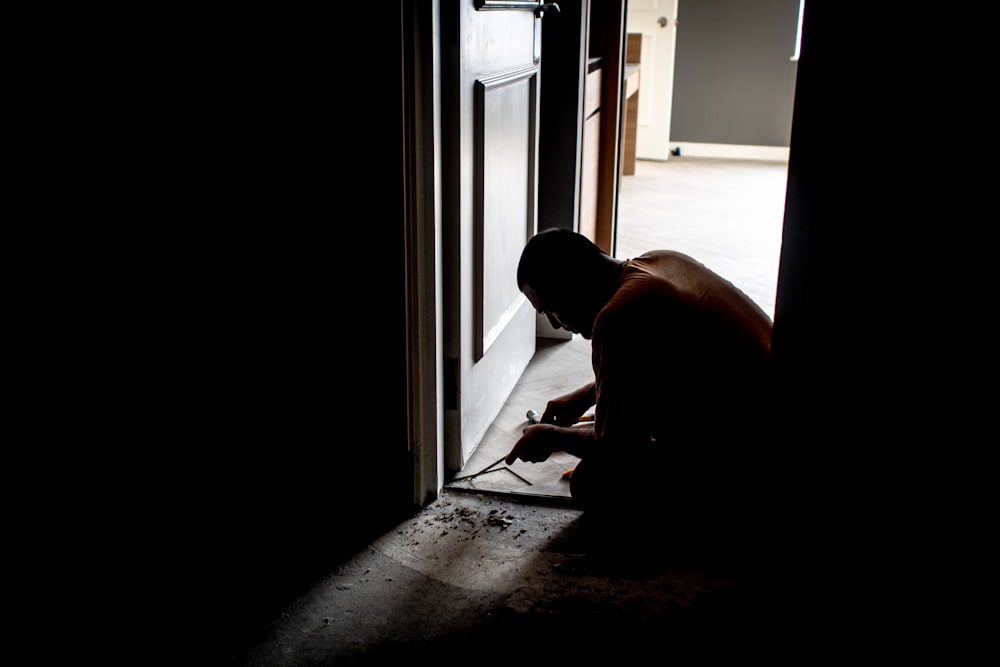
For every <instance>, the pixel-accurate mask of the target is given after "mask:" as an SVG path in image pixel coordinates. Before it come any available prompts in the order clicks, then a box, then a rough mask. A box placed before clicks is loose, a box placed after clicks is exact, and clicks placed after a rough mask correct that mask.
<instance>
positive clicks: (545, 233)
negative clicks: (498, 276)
mask: <svg viewBox="0 0 1000 667" xmlns="http://www.w3.org/2000/svg"><path fill="white" fill-rule="evenodd" d="M605 254H607V253H605V252H604V251H603V250H601V248H600V247H599V246H598V245H597V244H596V243H594V242H593V241H591V240H590V239H588V238H587V237H586V236H584V235H583V234H578V233H577V232H573V231H570V230H568V229H563V228H561V227H553V228H551V229H545V230H542V231H540V232H538V233H537V234H535V235H534V236H532V237H531V238H530V239H528V242H527V243H526V244H525V245H524V250H522V251H521V260H520V261H519V262H518V264H517V288H518V289H519V290H522V291H523V290H524V286H525V285H531V287H532V289H534V290H535V291H538V292H544V291H548V290H551V289H553V288H557V287H558V284H559V283H560V282H561V281H562V280H564V279H565V278H566V277H567V276H574V275H576V276H579V274H580V271H587V270H590V269H592V268H593V266H594V261H595V260H596V259H598V258H600V257H601V256H602V255H605Z"/></svg>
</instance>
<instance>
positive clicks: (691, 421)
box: [593, 250, 771, 440]
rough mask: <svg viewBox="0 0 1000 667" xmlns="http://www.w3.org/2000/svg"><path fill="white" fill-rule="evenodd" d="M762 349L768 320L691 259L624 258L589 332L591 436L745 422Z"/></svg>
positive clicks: (760, 375)
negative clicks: (593, 398) (593, 394)
mask: <svg viewBox="0 0 1000 667" xmlns="http://www.w3.org/2000/svg"><path fill="white" fill-rule="evenodd" d="M770 342H771V320H770V318H769V317H768V316H767V314H766V313H765V312H764V311H763V310H762V309H761V308H760V307H759V306H758V305H757V304H756V303H754V302H753V301H752V300H751V299H750V298H749V297H747V296H746V295H745V294H744V293H743V292H742V291H740V290H739V289H737V288H736V287H735V286H734V285H733V284H732V283H731V282H730V281H728V280H726V279H724V278H722V277H721V276H719V275H717V274H715V273H714V272H712V271H710V270H709V269H707V268H706V267H705V266H704V265H703V264H701V263H699V262H697V261H696V260H694V259H692V258H691V257H688V256H687V255H684V254H682V253H678V252H673V251H668V250H657V251H652V252H649V253H646V254H644V255H641V256H640V257H636V258H634V259H630V260H628V261H627V262H626V263H625V265H624V266H623V267H622V273H621V277H620V279H619V285H618V290H617V292H616V293H615V295H614V297H612V299H611V300H610V301H609V302H608V304H607V306H606V307H605V308H604V309H603V310H602V311H601V313H600V314H599V315H598V318H597V322H596V323H595V326H594V335H593V360H594V371H595V376H596V381H597V390H598V407H597V418H598V424H597V428H598V433H599V435H604V434H615V433H625V434H628V435H629V436H639V435H641V434H644V433H650V434H653V435H654V436H663V435H665V433H664V431H665V430H667V431H670V432H673V433H675V434H676V433H677V432H678V430H682V431H685V432H690V431H691V429H703V431H702V432H705V433H707V432H711V431H714V430H717V428H718V427H720V426H724V425H725V424H726V423H727V422H729V421H731V420H732V419H736V420H743V419H746V418H748V417H750V416H751V415H749V414H747V410H756V409H759V407H760V403H759V401H760V399H761V398H762V396H763V394H764V393H766V389H767V384H768V376H769V366H770ZM602 417H603V419H602ZM657 439H658V440H659V439H660V437H657Z"/></svg>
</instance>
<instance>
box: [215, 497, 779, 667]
mask: <svg viewBox="0 0 1000 667" xmlns="http://www.w3.org/2000/svg"><path fill="white" fill-rule="evenodd" d="M649 530H650V535H651V536H652V537H653V543H654V544H658V545H659V547H658V549H659V550H658V552H657V555H656V558H655V560H654V562H652V563H649V564H646V565H644V566H642V567H638V566H631V565H623V564H621V563H620V562H619V564H618V565H613V566H612V565H609V566H603V567H602V566H596V565H594V564H593V563H592V562H590V561H588V560H587V559H588V556H586V555H585V554H586V553H587V540H588V534H587V528H586V525H585V522H584V517H583V516H582V514H581V513H580V511H579V510H576V509H572V508H567V507H562V506H552V505H545V504H531V503H524V502H522V501H519V500H518V501H514V500H510V499H507V498H504V497H496V496H480V495H475V494H467V493H447V492H446V493H445V494H443V495H442V496H441V497H440V498H439V499H438V500H437V501H435V502H434V503H432V504H431V505H429V506H428V507H426V508H424V509H422V510H420V511H419V512H418V513H417V514H416V515H415V516H413V517H412V518H410V519H407V520H405V521H404V522H403V523H400V524H399V525H398V526H397V527H396V528H395V529H394V530H391V531H389V532H387V533H386V534H385V535H383V536H381V537H379V538H377V539H376V540H374V541H373V542H372V543H371V544H369V545H368V546H367V547H365V548H363V549H361V550H360V551H359V552H358V553H356V554H355V555H353V556H352V557H349V558H346V559H345V560H343V562H341V563H339V564H338V565H337V566H336V567H335V568H334V569H333V570H332V571H331V572H330V573H329V574H328V575H327V576H326V577H325V578H324V579H322V581H320V582H318V583H317V585H315V586H314V587H312V588H311V589H310V590H308V591H307V592H305V593H304V594H303V595H302V596H301V597H299V598H298V599H297V600H295V601H294V602H293V603H292V604H291V605H289V606H288V607H287V608H286V609H285V610H284V611H282V612H281V613H280V615H278V616H277V617H276V618H275V619H274V620H273V621H272V622H270V623H268V624H267V625H266V627H264V628H262V631H261V633H260V635H259V639H258V640H257V641H255V642H253V645H252V646H250V647H248V648H247V650H246V651H245V652H243V653H238V654H234V656H233V663H232V664H238V665H244V666H246V667H250V666H253V667H265V666H267V667H286V666H288V667H290V666H293V665H294V666H296V667H306V666H319V665H375V664H390V661H395V660H407V661H411V660H413V659H455V658H457V659H460V660H468V661H470V662H473V663H475V664H478V665H482V664H486V665H493V664H497V665H499V664H525V663H527V664H540V663H542V662H545V663H548V662H550V661H554V660H574V659H586V660H588V661H589V660H593V659H605V658H606V659H611V658H613V659H616V660H631V659H636V660H638V659H640V658H645V657H648V655H649V652H650V651H655V652H658V653H660V654H662V655H664V656H666V655H669V656H671V657H674V658H680V657H682V656H685V655H697V656H698V659H699V660H704V659H710V658H713V657H726V656H741V658H747V657H752V656H758V657H767V656H772V657H773V656H774V655H775V654H776V652H777V651H778V650H779V649H780V647H781V646H782V645H784V644H785V643H786V637H785V636H784V632H785V627H784V625H783V624H782V623H779V622H777V621H776V620H774V619H776V618H777V616H776V613H777V612H778V606H777V605H776V602H777V598H776V597H774V596H775V595H776V594H777V592H778V591H780V590H781V587H780V586H777V585H771V584H776V583H777V582H770V583H769V582H768V581H767V580H766V579H767V577H768V576H770V575H767V574H766V573H765V572H764V571H763V570H755V569H754V568H753V566H750V567H747V563H746V562H740V563H737V562H727V558H726V554H724V553H715V554H710V555H708V557H707V558H706V557H705V556H706V555H704V554H703V555H702V556H696V555H693V554H690V553H688V554H685V553H684V551H685V550H684V548H683V545H680V544H671V541H670V538H669V536H670V534H671V531H670V526H669V525H650V527H649ZM574 568H578V569H574Z"/></svg>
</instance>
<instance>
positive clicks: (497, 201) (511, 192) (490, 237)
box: [473, 68, 538, 361]
mask: <svg viewBox="0 0 1000 667" xmlns="http://www.w3.org/2000/svg"><path fill="white" fill-rule="evenodd" d="M537 82H538V71H537V69H536V68H528V69H526V70H520V71H514V72H510V73H507V74H504V75H501V76H499V77H494V78H492V79H489V80H480V81H477V82H476V126H477V127H480V128H482V130H483V131H482V132H481V133H477V134H479V136H477V141H476V147H475V150H476V153H477V158H478V161H477V169H476V176H475V179H476V185H477V186H478V187H477V192H478V191H481V192H482V197H477V201H476V202H475V211H476V213H477V215H476V218H477V220H476V229H475V233H476V238H477V248H476V256H477V260H478V261H477V265H476V273H475V279H476V293H477V295H478V298H477V300H476V303H475V305H476V306H477V307H478V308H479V309H480V313H481V314H480V315H479V316H478V317H476V325H477V330H476V332H475V340H474V341H473V342H474V347H475V354H474V357H473V359H474V360H475V361H479V360H480V359H482V357H483V355H484V353H485V352H486V351H487V350H488V349H489V348H490V346H491V345H492V344H493V342H494V341H495V340H496V339H497V338H498V337H499V336H500V334H502V333H503V331H504V330H505V329H506V327H507V326H508V325H509V324H510V322H511V319H512V318H513V317H514V315H515V314H516V312H517V310H518V309H519V308H520V307H521V306H522V305H523V304H524V296H523V295H522V294H521V292H520V290H518V288H517V284H516V280H515V279H514V277H513V274H512V272H511V268H512V267H516V266H517V261H518V259H519V258H520V256H521V249H522V248H523V247H524V242H525V240H526V239H527V238H528V237H529V236H530V235H531V234H533V233H534V221H535V220H534V219H535V214H534V211H535V207H534V183H535V169H534V165H535V156H534V152H535V150H534V148H535V141H534V137H535V132H534V128H533V125H534V123H535V117H534V112H533V110H534V109H535V108H537V104H536V98H537V94H536V91H537Z"/></svg>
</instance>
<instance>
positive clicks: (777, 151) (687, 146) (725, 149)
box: [670, 141, 788, 162]
mask: <svg viewBox="0 0 1000 667" xmlns="http://www.w3.org/2000/svg"><path fill="white" fill-rule="evenodd" d="M670 147H671V153H672V154H674V155H677V153H676V152H675V151H677V149H680V154H679V155H680V157H717V158H725V159H730V160H767V161H774V162H787V161H788V146H744V145H740V144H700V143H687V142H683V141H682V142H678V143H672V144H670Z"/></svg>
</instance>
